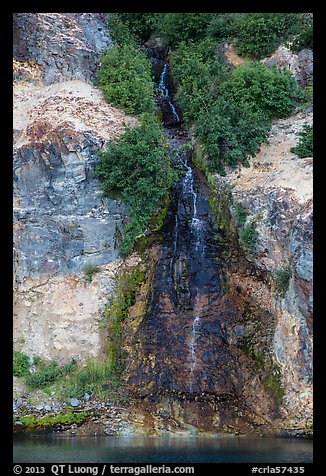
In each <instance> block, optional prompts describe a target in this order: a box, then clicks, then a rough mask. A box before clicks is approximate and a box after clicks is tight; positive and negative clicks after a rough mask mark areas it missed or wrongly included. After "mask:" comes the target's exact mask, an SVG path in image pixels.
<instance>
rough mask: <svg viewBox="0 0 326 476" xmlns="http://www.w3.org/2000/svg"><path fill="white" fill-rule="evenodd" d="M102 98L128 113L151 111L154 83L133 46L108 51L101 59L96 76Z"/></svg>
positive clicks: (144, 61) (152, 107)
mask: <svg viewBox="0 0 326 476" xmlns="http://www.w3.org/2000/svg"><path fill="white" fill-rule="evenodd" d="M97 78H98V81H99V86H100V88H101V89H102V91H103V94H104V97H105V99H106V100H107V101H108V102H109V103H111V104H113V105H114V106H116V107H120V108H122V109H123V110H124V111H125V112H127V113H130V114H140V113H142V112H145V111H154V109H155V96H154V82H153V79H152V75H151V64H150V62H149V60H148V59H147V58H146V55H145V53H144V52H143V51H141V50H140V49H139V48H138V47H137V46H135V45H133V44H122V45H121V46H119V45H117V46H115V47H113V48H111V49H110V50H109V51H108V52H107V53H105V54H104V55H103V56H102V58H101V66H100V68H99V70H98V73H97Z"/></svg>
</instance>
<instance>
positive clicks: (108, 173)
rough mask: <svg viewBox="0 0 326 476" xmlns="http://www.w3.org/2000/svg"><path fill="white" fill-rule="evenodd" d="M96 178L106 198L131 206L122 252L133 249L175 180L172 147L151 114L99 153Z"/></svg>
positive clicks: (125, 252) (143, 117) (144, 115)
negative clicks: (115, 196)
mask: <svg viewBox="0 0 326 476" xmlns="http://www.w3.org/2000/svg"><path fill="white" fill-rule="evenodd" d="M99 156H100V158H101V164H100V165H99V166H98V167H97V170H96V173H95V174H96V176H97V177H98V178H99V179H100V180H102V189H103V191H104V193H105V194H106V195H109V194H110V193H112V192H116V193H119V194H121V198H122V200H123V201H124V202H125V203H126V204H127V205H129V218H130V221H129V223H128V224H127V225H126V226H125V229H124V237H123V240H122V247H121V253H122V254H127V253H129V252H130V251H131V250H132V247H133V244H134V242H135V240H136V239H137V238H138V237H140V236H142V235H143V234H144V232H145V231H146V228H147V227H148V224H149V220H150V219H151V217H152V216H153V215H154V214H155V213H157V212H158V210H159V209H160V206H161V205H162V201H164V196H165V195H166V192H167V190H168V189H169V188H170V186H171V184H172V182H173V181H174V179H175V178H176V174H175V173H174V171H173V169H172V167H171V165H170V160H169V147H168V145H167V142H166V140H165V136H164V134H163V129H162V126H161V125H160V124H159V123H158V122H157V120H156V119H155V117H154V116H152V115H151V114H148V113H146V114H143V115H142V116H141V118H140V123H139V126H138V127H135V128H129V129H127V130H126V132H125V133H124V134H123V135H122V136H121V137H119V139H117V141H116V142H110V143H109V144H108V145H107V147H106V149H105V150H104V151H102V152H100V154H99Z"/></svg>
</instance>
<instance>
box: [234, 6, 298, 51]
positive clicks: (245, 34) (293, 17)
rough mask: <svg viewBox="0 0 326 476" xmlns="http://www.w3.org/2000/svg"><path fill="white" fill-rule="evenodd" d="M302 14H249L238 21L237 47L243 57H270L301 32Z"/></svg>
mask: <svg viewBox="0 0 326 476" xmlns="http://www.w3.org/2000/svg"><path fill="white" fill-rule="evenodd" d="M303 21H304V20H303V17H302V14H297V13H248V14H246V15H243V16H242V17H241V18H240V19H239V20H238V21H237V25H236V27H237V32H236V41H235V46H236V49H237V53H238V54H239V55H241V56H253V57H255V58H257V59H261V58H264V57H267V56H270V55H271V54H272V53H273V52H274V51H275V50H276V49H277V48H278V47H279V46H280V45H281V44H282V43H284V42H285V41H286V40H288V39H289V38H292V37H293V36H294V35H295V34H296V33H297V31H299V30H300V28H301V25H302V22H303Z"/></svg>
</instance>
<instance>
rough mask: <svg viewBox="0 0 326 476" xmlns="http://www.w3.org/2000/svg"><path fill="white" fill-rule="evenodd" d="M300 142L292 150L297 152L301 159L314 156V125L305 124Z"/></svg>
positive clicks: (300, 135)
mask: <svg viewBox="0 0 326 476" xmlns="http://www.w3.org/2000/svg"><path fill="white" fill-rule="evenodd" d="M299 137H300V140H299V143H298V144H297V145H296V146H295V147H292V148H291V149H290V150H291V152H293V153H294V154H296V155H297V156H298V157H300V159H303V158H305V157H312V156H313V147H314V143H313V126H309V125H305V126H303V129H302V131H301V132H300V133H299Z"/></svg>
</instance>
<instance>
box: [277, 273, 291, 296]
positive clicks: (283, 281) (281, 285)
mask: <svg viewBox="0 0 326 476" xmlns="http://www.w3.org/2000/svg"><path fill="white" fill-rule="evenodd" d="M291 276H292V272H291V270H290V269H289V268H282V269H279V270H277V271H275V272H274V274H273V278H274V290H275V292H276V293H277V294H278V295H279V296H281V297H282V298H284V296H285V294H286V291H287V290H288V289H289V284H290V279H291Z"/></svg>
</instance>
